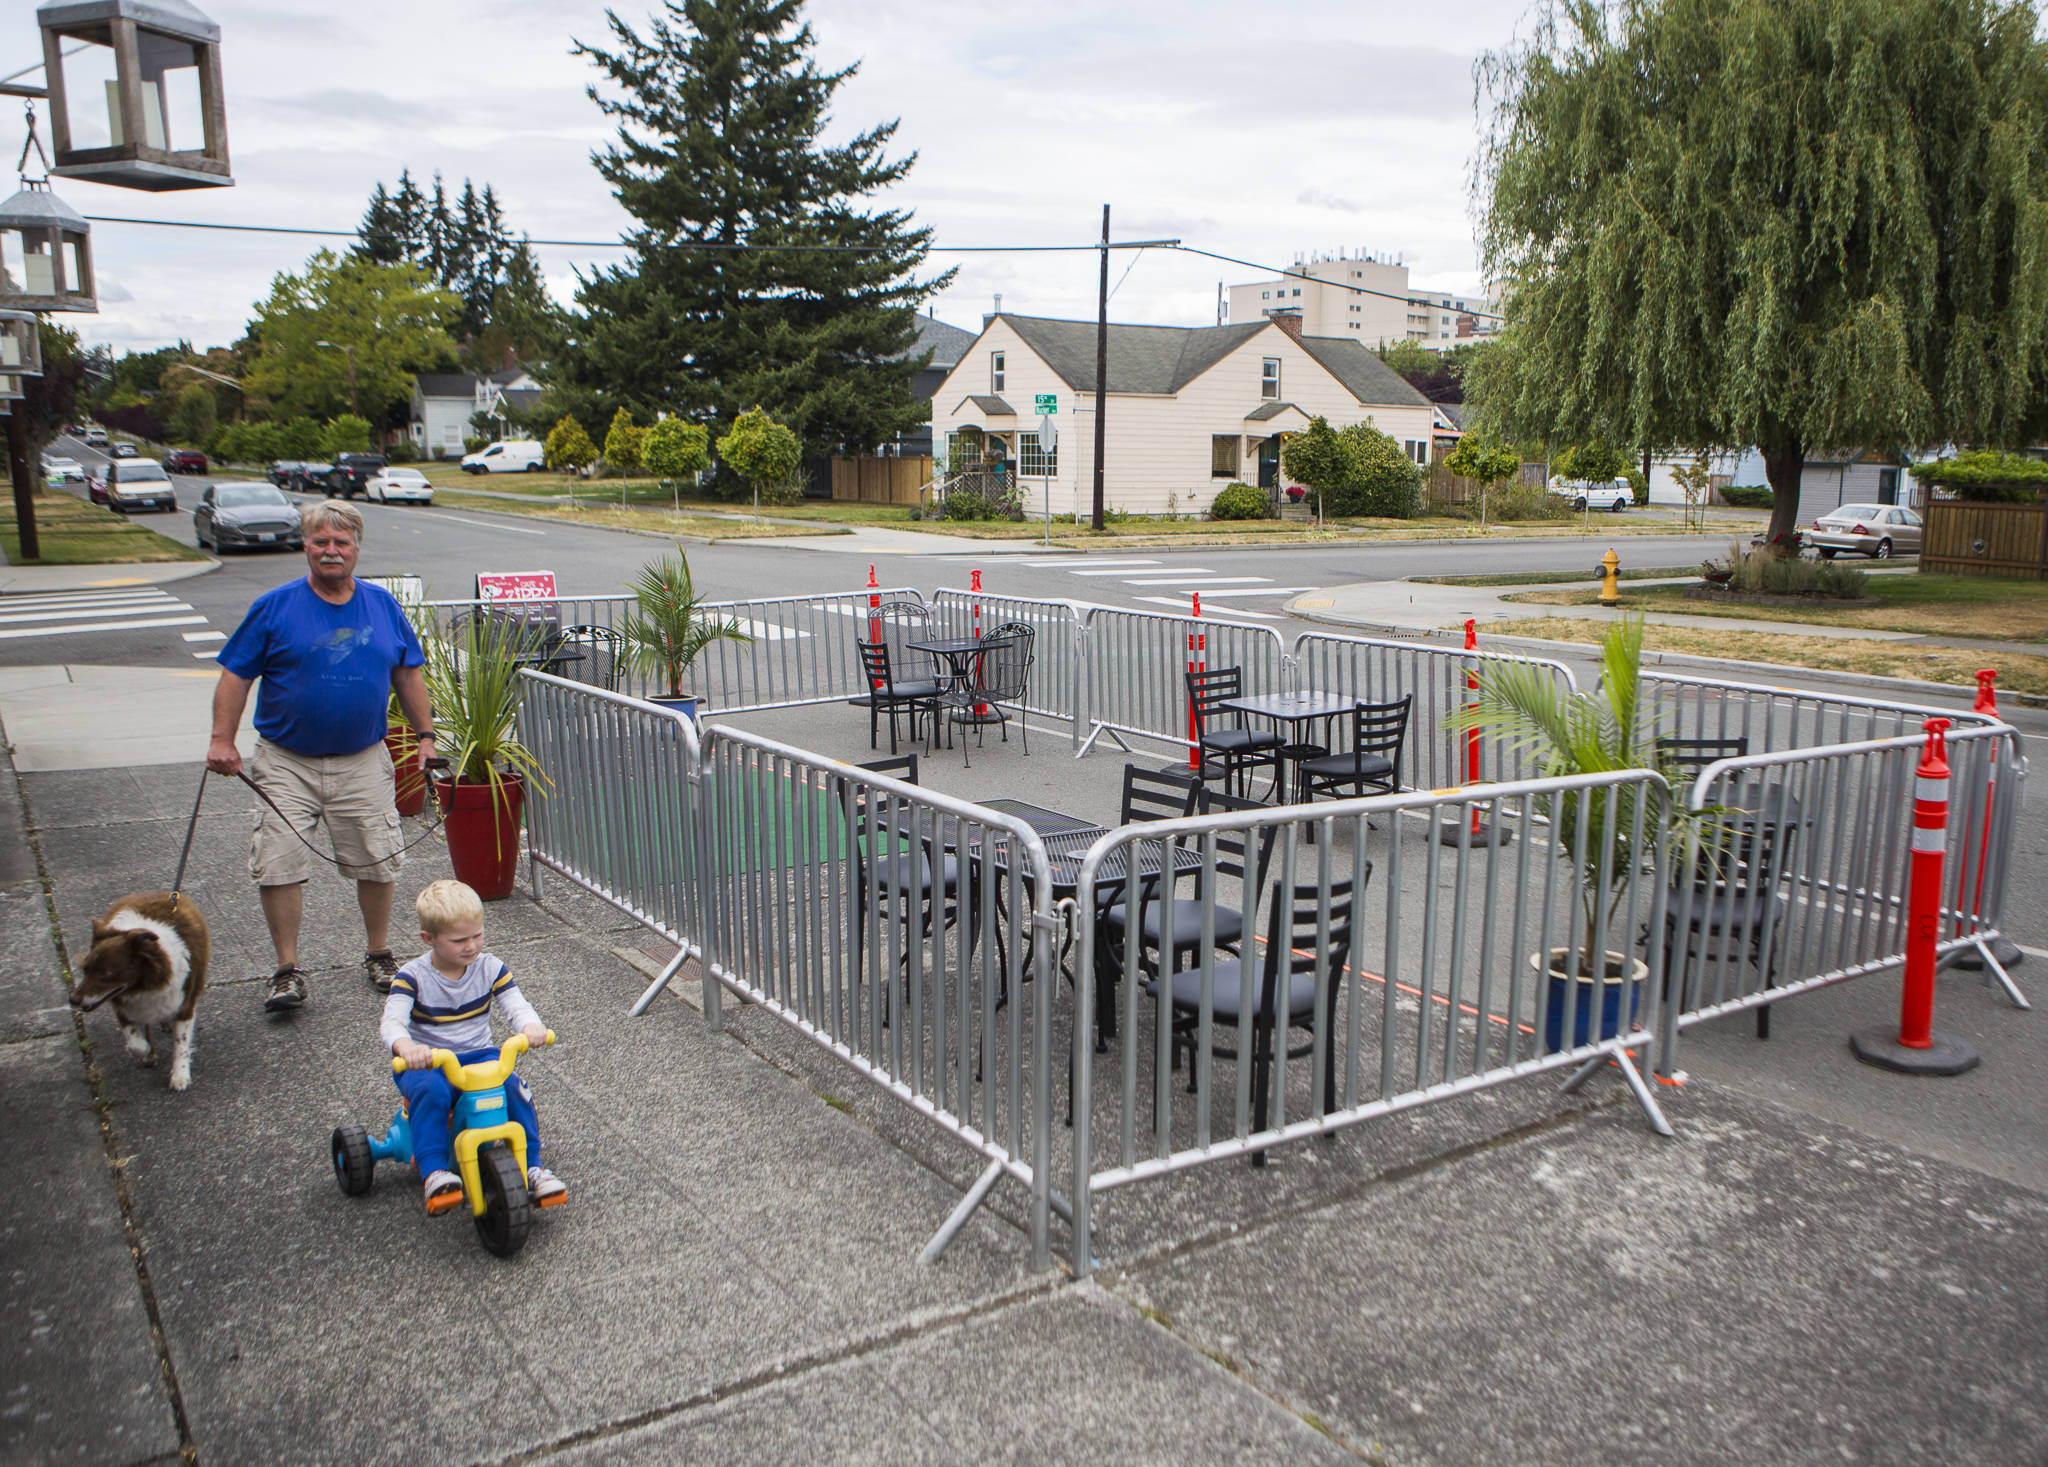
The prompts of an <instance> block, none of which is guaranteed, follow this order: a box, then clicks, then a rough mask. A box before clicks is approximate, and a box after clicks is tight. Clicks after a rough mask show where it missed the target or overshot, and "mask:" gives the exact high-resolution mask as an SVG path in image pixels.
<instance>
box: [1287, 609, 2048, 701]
mask: <svg viewBox="0 0 2048 1467" xmlns="http://www.w3.org/2000/svg"><path fill="white" fill-rule="evenodd" d="M1286 611H1287V614H1288V615H1289V616H1292V617H1296V618H1298V619H1299V620H1301V621H1306V622H1314V623H1316V624H1317V625H1320V626H1329V627H1348V628H1350V629H1352V630H1354V631H1363V632H1379V633H1382V634H1385V635H1387V636H1391V637H1396V638H1399V639H1400V640H1402V641H1416V642H1447V643H1451V644H1452V645H1462V642H1463V636H1462V634H1461V633H1456V632H1446V631H1439V630H1436V629H1434V628H1432V629H1429V630H1420V629H1417V628H1415V627H1400V626H1393V625H1390V624H1388V623H1386V622H1368V621H1358V620H1352V619H1345V618H1339V617H1334V616H1326V615H1318V614H1316V613H1315V612H1310V611H1297V610H1295V609H1294V606H1293V604H1292V603H1289V605H1288V606H1287V608H1286ZM1485 636H1486V641H1487V644H1488V645H1489V646H1492V645H1500V644H1506V645H1507V646H1508V647H1509V649H1510V650H1513V651H1522V652H1528V653H1531V654H1533V655H1552V656H1554V655H1556V653H1558V652H1559V651H1560V650H1564V649H1569V650H1572V651H1575V652H1578V653H1581V654H1584V655H1588V656H1590V655H1592V654H1593V653H1594V652H1596V651H1597V645H1596V644H1595V643H1592V642H1559V641H1555V640H1552V639H1550V638H1546V637H1518V636H1513V635H1503V634H1501V633H1498V632H1488V633H1486V634H1485ZM1643 661H1644V662H1646V663H1650V664H1653V665H1655V666H1659V667H1693V668H1702V669H1705V670H1708V671H1714V670H1717V669H1721V668H1729V667H1737V668H1741V669H1743V670H1744V671H1745V672H1750V673H1754V674H1757V675H1758V676H1760V677H1769V678H1774V679H1775V678H1782V677H1784V676H1786V675H1787V674H1790V673H1796V674H1798V675H1799V676H1800V677H1802V678H1808V679H1811V680H1812V681H1814V682H1820V683H1827V684H1829V685H1831V686H1840V687H1852V688H1880V689H1884V690H1886V691H1888V692H1899V693H1912V694H1915V695H1917V696H1919V697H1922V698H1947V699H1957V700H1970V701H1974V700H1975V698H1976V696H1977V690H1976V689H1975V688H1965V687H1961V686H1959V685H1957V684H1954V683H1929V682H1921V681H1919V680H1918V679H1916V678H1903V677H1871V676H1869V675H1867V674H1864V673H1854V672H1836V671H1834V670H1833V669H1830V668H1807V667H1794V666H1792V665H1790V664H1788V663H1783V662H1743V661H1740V660H1738V659H1736V658H1733V657H1700V656H1696V655H1694V654H1692V653H1686V652H1651V651H1645V652H1644V653H1643ZM1998 696H1999V699H2000V700H2001V701H2003V702H2011V703H2017V704H2019V705H2020V706H2021V707H2024V708H2048V698H2044V697H2041V696H2040V695H2038V694H2034V693H2016V692H2012V691H2011V690H2009V689H2006V688H2000V689H1999V691H1998Z"/></svg>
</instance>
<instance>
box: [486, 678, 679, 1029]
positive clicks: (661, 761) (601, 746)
mask: <svg viewBox="0 0 2048 1467" xmlns="http://www.w3.org/2000/svg"><path fill="white" fill-rule="evenodd" d="M520 689H521V696H520V704H519V721H518V731H519V738H520V740H521V741H522V742H523V743H524V744H525V745H526V747H527V748H528V749H530V750H532V752H533V756H534V761H535V762H536V763H537V764H538V765H539V767H540V768H541V769H542V770H544V771H546V773H547V776H548V782H547V783H546V784H545V785H541V786H539V787H538V788H537V789H536V791H535V795H536V798H533V799H530V800H528V802H527V807H526V808H527V816H526V839H527V854H528V856H529V858H530V860H531V863H532V866H533V868H534V896H535V898H536V899H538V898H539V896H540V874H539V873H540V868H542V867H546V868H547V869H548V870H550V871H553V872H555V873H557V874H558V875H560V876H563V877H565V878H567V879H568V880H569V881H571V882H573V883H575V884H576V885H577V886H579V887H581V888H582V889H583V890H585V891H587V892H590V893H591V894H593V895H594V896H597V897H599V898H601V899H602V900H604V901H606V902H609V903H611V905H613V906H615V907H617V908H618V909H619V910H620V911H622V912H624V913H626V914H627V915H628V916H631V917H633V918H635V919H636V920H638V921H640V922H643V923H645V924H646V925H647V926H648V927H650V928H652V929H653V930H654V931H656V932H658V933H660V934H661V935H662V936H663V937H666V938H667V939H668V940H669V941H670V942H673V943H675V944H676V947H677V949H678V951H677V953H676V957H675V960H674V961H673V962H672V963H671V964H670V965H669V968H668V970H667V972H666V973H664V974H663V975H662V977H661V978H660V979H659V980H658V981H657V983H656V984H655V987H654V988H652V989H650V990H649V992H648V994H647V996H646V998H643V999H642V1000H641V1006H642V1007H644V1006H645V1004H646V1002H647V999H649V998H652V997H653V995H654V994H655V993H657V992H659V991H660V989H661V987H662V986H663V985H664V984H666V983H667V981H668V979H669V978H670V977H672V976H673V975H674V974H675V973H676V972H677V971H678V970H679V969H680V968H681V967H682V965H683V962H684V961H685V959H687V958H690V957H694V956H698V955H699V954H700V952H701V950H702V944H703V928H702V925H701V919H700V915H699V912H698V909H697V905H696V900H695V896H696V892H697V889H698V876H699V872H700V871H701V870H702V851H701V848H700V847H701V833H702V832H701V822H700V821H699V820H698V819H697V811H698V802H697V794H696V791H697V786H698V769H699V757H698V743H697V728H696V725H694V724H693V723H691V722H690V721H689V720H688V719H686V718H684V717H682V716H681V715H680V714H677V713H674V712H671V711H670V710H669V709H666V708H660V707H656V706H655V705H654V704H652V703H641V702H637V701H635V700H634V699H631V698H627V697H623V696H621V695H620V694H617V693H607V692H604V691H603V690H601V689H597V688H591V687H587V686H585V685H583V684H581V683H576V682H571V681H569V680H568V679H566V678H560V677H553V676H550V675H549V674H547V673H542V672H535V671H534V670H532V669H531V668H528V669H526V670H524V671H523V672H521V674H520Z"/></svg>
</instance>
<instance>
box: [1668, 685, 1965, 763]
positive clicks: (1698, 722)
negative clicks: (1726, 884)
mask: <svg viewBox="0 0 2048 1467" xmlns="http://www.w3.org/2000/svg"><path fill="white" fill-rule="evenodd" d="M1640 682H1641V686H1642V696H1643V699H1644V701H1645V704H1646V705H1647V711H1648V712H1650V714H1651V716H1652V718H1653V719H1654V721H1655V723H1656V727H1657V732H1658V734H1659V735H1660V736H1662V737H1665V738H1680V739H1721V740H1735V739H1740V740H1744V741H1746V742H1747V744H1748V746H1749V747H1748V748H1747V749H1746V750H1744V752H1745V753H1749V754H1774V753H1778V752H1780V751H1782V750H1787V749H1812V748H1819V747H1822V746H1826V745H1838V744H1853V743H1860V742H1862V741H1864V740H1867V739H1888V738H1895V737H1898V736H1900V735H1903V734H1908V733H1914V732H1917V731H1918V730H1919V728H1920V726H1921V725H1922V723H1924V722H1925V721H1926V720H1927V719H1929V718H1946V719H1949V720H1951V721H1952V722H1954V723H1955V724H1956V726H1957V727H1959V728H1962V727H1969V726H1973V725H1985V724H1989V723H1992V722H1995V721H1996V720H1993V719H1989V718H1986V717H1985V716H1984V715H1982V714H1979V713H1970V712H1962V711H1958V710H1956V709H1953V708H1935V707H1929V706H1925V705H1922V704H1916V703H1900V702H1891V701H1887V700H1885V699H1880V698H1858V697H1855V696H1853V695H1850V694H1845V693H1818V692H1813V691H1810V690H1808V689H1805V688H1779V687H1771V686H1769V685H1767V684H1763V683H1737V682H1724V681H1722V680H1721V679H1719V678H1706V677H1688V676H1686V675H1684V674H1681V673H1675V672H1650V671H1645V672H1643V673H1642V674H1640Z"/></svg>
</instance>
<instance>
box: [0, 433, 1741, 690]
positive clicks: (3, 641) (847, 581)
mask: <svg viewBox="0 0 2048 1467" xmlns="http://www.w3.org/2000/svg"><path fill="white" fill-rule="evenodd" d="M53 451H55V452H61V453H68V454H70V455H71V456H72V457H75V458H77V459H78V460H79V461H80V462H82V463H86V464H87V465H88V466H94V465H99V464H103V463H104V462H106V457H105V455H104V454H103V453H101V452H100V451H98V450H95V449H92V448H89V447H87V446H86V445H85V444H84V443H82V442H81V441H79V440H77V439H65V440H62V445H61V447H58V448H56V449H54V450H53ZM209 482H212V481H211V480H209V479H207V478H203V477H199V476H193V475H183V476H179V477H177V478H176V479H175V480H174V483H175V484H176V488H177V495H178V504H179V509H178V513H176V514H175V515H152V516H149V517H148V518H147V519H145V520H143V521H142V523H144V524H146V525H147V526H148V527H149V528H150V529H152V530H156V531H158V532H159V533H161V534H164V535H166V536H169V537H170V538H171V539H174V540H177V541H179V542H180V543H182V544H185V545H191V544H194V543H195V542H194V539H193V533H192V514H191V511H192V508H193V506H194V505H196V504H197V502H198V499H199V495H200V493H201V492H202V491H203V490H204V488H205V486H206V485H207V483H209ZM72 488H73V492H75V493H78V494H81V495H82V494H83V493H84V486H82V485H75V486H72ZM358 507H359V508H360V509H361V510H362V512H363V516H364V521H365V536H364V546H363V559H362V564H361V568H362V570H363V572H364V573H365V574H373V575H374V574H398V573H409V574H414V575H418V576H420V577H422V578H423V579H424V581H425V582H426V585H427V589H428V594H429V595H430V596H432V597H447V598H452V597H460V596H466V595H468V594H470V592H471V590H472V589H473V587H474V584H475V581H474V578H475V576H476V574H477V573H478V572H479V571H510V570H551V571H553V572H554V573H555V575H556V579H557V584H558V585H559V586H560V588H561V590H562V592H563V593H564V594H565V595H601V594H605V593H609V592H616V591H620V590H623V589H624V587H625V583H626V581H627V579H628V578H629V577H630V576H631V575H632V573H633V571H634V570H635V569H636V568H637V567H638V566H639V565H640V564H641V563H642V562H643V561H645V560H647V559H651V558H653V557H654V556H656V555H658V554H660V553H661V552H662V545H661V543H660V542H659V541H658V540H655V539H652V538H649V537H644V536H638V535H626V534H620V533H617V532H614V531H610V530H602V529H585V528H581V527H578V526H573V525H563V524H556V523H550V522H547V521H541V520H534V519H528V518H523V517H520V516H517V515H510V514H496V513H491V512H488V511H474V510H468V509H460V510H458V509H448V508H443V507H440V506H432V507H420V506H410V505H390V506H386V505H379V504H370V503H366V502H362V501H358ZM1643 513H1659V512H1658V511H1643ZM1605 524H1606V517H1605V516H1596V517H1594V518H1593V519H1592V521H1591V525H1592V531H1591V533H1590V535H1589V536H1587V537H1585V538H1572V539H1564V540H1558V539H1548V540H1524V541H1487V542H1483V543H1472V542H1454V543H1440V544H1396V545H1376V546H1364V545H1331V546H1290V547H1287V548H1286V549H1262V548H1253V549H1242V550H1240V549H1232V548H1224V549H1207V550H1105V551H1101V552H1095V553H1090V554H1079V553H1073V552H1066V551H1057V550H1053V551H1046V550H1042V549H1039V548H1035V547H1029V546H1017V545H1015V544H1014V543H1000V544H996V545H993V546H991V548H990V549H988V550H987V551H982V550H979V549H977V550H973V551H962V550H960V549H958V548H957V547H956V546H952V545H949V546H947V547H946V548H944V549H943V550H940V551H937V552H936V553H934V554H931V555H919V554H899V555H881V556H876V557H873V558H874V559H875V560H876V562H877V575H878V576H879V578H880V579H881V581H882V583H883V584H884V585H896V586H900V585H911V586H915V587H916V588H918V589H919V590H921V591H925V592H929V591H931V590H933V589H934V588H936V587H939V586H949V585H957V586H965V585H966V584H967V583H968V578H969V575H970V573H971V572H972V571H973V570H975V569H980V570H981V571H982V572H983V584H984V586H986V587H987V588H988V589H989V590H991V591H995V592H999V593H1003V594H1009V595H1018V596H1029V597H1046V598H1061V599H1072V600H1079V601H1092V602H1098V603H1104V604H1108V605H1114V606H1130V607H1136V608H1139V609H1146V610H1152V609H1158V610H1168V611H1173V610H1179V611H1185V610H1186V609H1187V607H1188V606H1189V605H1190V604H1191V600H1192V596H1193V594H1194V593H1195V592H1197V591H1199V592H1200V594H1201V596H1202V599H1203V611H1204V614H1205V615H1209V616H1217V617H1233V618H1242V619H1248V620H1255V621H1260V622H1265V623H1269V624H1272V625H1274V626H1276V627H1278V628H1279V629H1280V630H1281V631H1282V633H1283V634H1284V635H1287V636H1290V637H1291V636H1292V635H1293V634H1294V633H1295V632H1296V631H1298V630H1300V629H1302V628H1303V627H1305V626H1306V625H1307V623H1304V622H1299V621H1296V620H1295V619H1293V618H1291V617H1289V616H1287V615H1286V614H1285V612H1284V611H1283V609H1282V608H1283V607H1284V606H1285V604H1286V603H1287V601H1288V600H1289V599H1291V598H1292V597H1294V596H1296V595H1300V594H1302V593H1303V592H1305V591H1312V590H1316V589H1319V588H1322V587H1325V586H1337V585H1349V584H1353V583H1356V582H1360V581H1387V582H1397V581H1399V580H1401V579H1403V578H1404V577H1407V576H1413V575H1431V574H1436V575H1443V574H1471V573H1481V572H1495V571H1506V570H1532V571H1534V570H1580V569H1584V570H1587V571H1590V570H1591V569H1592V567H1593V565H1594V563H1595V562H1596V561H1597V560H1598V559H1599V556H1600V555H1601V554H1602V553H1603V552H1604V551H1605V550H1606V549H1607V547H1608V544H1609V543H1610V542H1609V540H1607V539H1605V538H1603V537H1602V536H1601V535H1600V533H1599V532H1600V530H1601V529H1602V528H1603V527H1604V526H1605ZM1612 543H1614V544H1615V545H1616V546H1617V547H1618V548H1619V549H1620V551H1621V553H1622V555H1623V557H1624V559H1625V561H1627V562H1628V563H1631V564H1635V565H1681V564H1687V563H1690V562H1693V561H1697V560H1699V559H1701V558H1703V557H1705V556H1707V555H1711V554H1715V553H1717V552H1719V551H1720V550H1722V549H1724V548H1725V546H1724V537H1721V536H1697V535H1693V536H1687V535H1673V536H1670V537H1664V536H1655V537H1642V538H1626V539H1620V540H1616V541H1613V542H1612ZM850 548H851V547H850V546H848V545H844V544H840V545H835V543H834V540H833V539H830V538H823V537H821V538H820V539H818V540H817V541H815V542H814V543H812V544H810V545H804V546H787V545H773V546H770V545H748V544H735V543H733V542H731V541H726V542H722V543H719V544H716V545H693V546H691V547H690V549H689V554H690V564H691V569H692V570H693V571H694V572H695V573H696V577H697V584H698V585H699V587H700V588H701V589H702V590H703V591H704V592H705V593H706V594H707V595H709V596H711V597H713V598H719V599H724V598H739V597H753V596H779V595H799V594H804V593H808V592H816V591H827V590H833V591H837V590H850V589H854V588H857V587H859V586H861V585H863V584H865V582H866V579H867V565H868V559H867V558H865V557H863V556H862V555H861V554H858V553H851V554H850V553H848V552H849V549H850ZM302 574H304V565H303V562H302V560H301V559H300V557H299V556H298V555H296V554H293V553H288V552H276V553H266V552H242V553H235V554H232V555H229V556H226V557H224V558H223V563H222V565H221V568H220V569H219V570H218V571H215V572H212V573H211V574H208V575H204V576H198V577H194V578H192V579H190V580H186V581H181V582H178V583H175V584H173V585H171V586H168V587H165V588H162V589H161V590H149V589H144V588H136V589H131V590H128V591H125V592H123V591H106V592H95V593H93V595H91V596H81V597H80V598H79V599H78V602H77V604H76V606H75V607H67V606H64V605H61V604H59V603H57V602H54V601H52V602H50V604H49V605H48V606H42V605H38V606H36V607H33V608H24V609H23V610H24V615H23V619H22V620H21V621H19V622H16V623H14V624H12V625H0V632H7V631H12V632H14V633H15V634H14V635H11V636H8V635H0V666H4V665H12V666H21V665H40V664H47V663H53V662H64V663H83V664H99V665H120V666H152V667H171V666H182V667H190V666H191V665H192V664H193V662H194V661H195V660H204V659H205V657H206V656H207V654H208V650H209V649H210V648H212V647H214V646H217V645H218V644H219V642H220V641H221V640H223V639H224V638H225V636H226V635H227V634H228V633H229V632H231V631H233V629H234V628H235V626H236V624H237V623H238V622H239V621H240V620H241V617H242V613H243V612H244V611H245V610H246V609H247V607H248V605H249V603H250V602H251V601H252V600H254V599H255V598H256V597H257V596H258V595H259V594H261V593H262V592H263V591H265V590H268V589H269V588H270V587H272V586H275V585H277V584H279V583H280V582H283V581H286V580H289V579H291V578H293V577H295V576H298V575H302ZM1390 594H1397V593H1394V592H1392V591H1391V590H1390ZM43 599H44V600H45V601H49V600H50V598H43ZM31 611H53V612H56V613H59V614H58V615H55V616H51V617H49V618H48V619H39V618H38V617H36V616H34V615H30V614H27V613H29V612H31ZM67 611H75V612H77V613H81V614H76V615H65V614H62V613H65V612H67ZM88 612H89V613H94V614H92V615H85V614H82V613H88ZM195 618H196V620H195ZM88 628H89V629H88Z"/></svg>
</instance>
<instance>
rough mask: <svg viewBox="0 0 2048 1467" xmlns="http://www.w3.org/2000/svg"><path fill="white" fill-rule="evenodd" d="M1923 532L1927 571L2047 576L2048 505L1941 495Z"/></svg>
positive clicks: (1929, 510)
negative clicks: (2006, 502)
mask: <svg viewBox="0 0 2048 1467" xmlns="http://www.w3.org/2000/svg"><path fill="white" fill-rule="evenodd" d="M1922 533H1923V535H1924V537H1925V538H1924V540H1923V542H1922V544H1921V548H1920V569H1922V570H1924V571H1947V572H1950V573H1951V574H1954V575H1964V576H2006V577H2009V578H2012V579H2014V580H2032V581H2041V580H2048V505H2044V504H2042V503H2039V502H2036V503H2034V504H1980V503H1976V502H1974V501H1971V500H1963V499H1936V500H1933V501H1932V502H1930V503H1929V504H1928V505H1927V512H1926V516H1925V527H1924V529H1923V532H1922Z"/></svg>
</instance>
